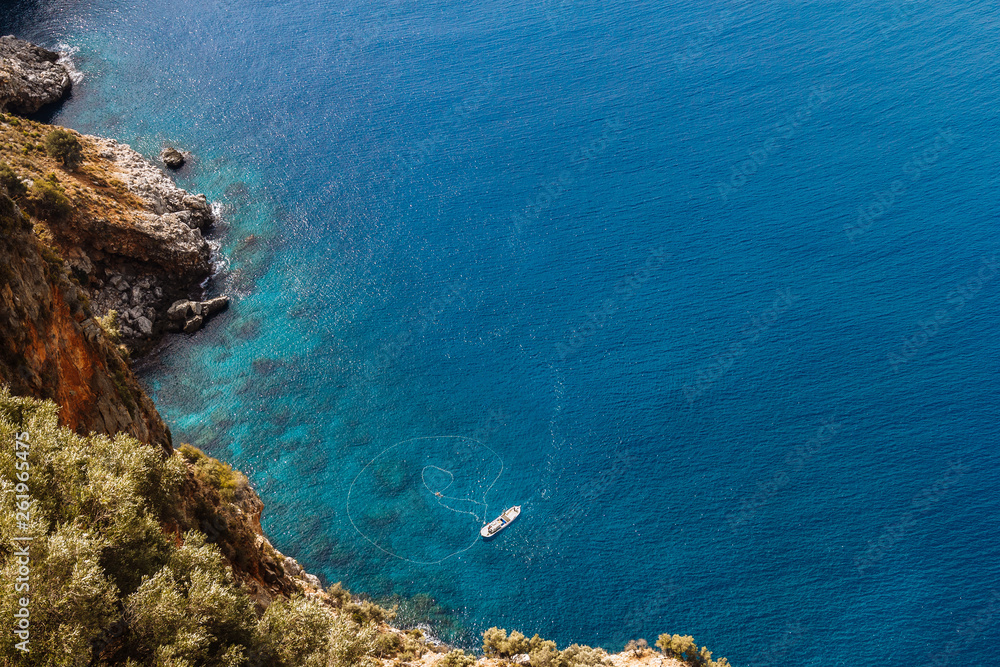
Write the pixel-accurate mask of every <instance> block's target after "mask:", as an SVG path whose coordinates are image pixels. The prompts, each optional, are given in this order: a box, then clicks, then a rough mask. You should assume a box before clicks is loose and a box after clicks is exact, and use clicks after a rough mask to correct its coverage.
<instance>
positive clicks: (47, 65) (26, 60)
mask: <svg viewBox="0 0 1000 667" xmlns="http://www.w3.org/2000/svg"><path fill="white" fill-rule="evenodd" d="M58 60H59V54H58V53H55V52H54V51H49V50H47V49H43V48H41V47H40V46H35V45H34V44H31V43H29V42H25V41H24V40H20V39H17V38H16V37H13V36H11V35H7V36H6V37H0V111H4V110H9V111H13V112H14V113H35V112H36V111H38V110H39V109H41V108H42V107H43V106H45V105H47V104H52V103H54V102H58V101H59V100H61V99H62V98H63V97H64V96H65V95H66V93H68V92H69V89H70V87H71V86H72V85H73V84H72V81H71V80H70V76H69V72H67V71H66V68H65V67H63V66H62V65H60V64H59V63H58Z"/></svg>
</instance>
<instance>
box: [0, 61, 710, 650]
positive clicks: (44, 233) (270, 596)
mask: <svg viewBox="0 0 1000 667" xmlns="http://www.w3.org/2000/svg"><path fill="white" fill-rule="evenodd" d="M48 58H49V57H48V56H45V58H44V60H45V62H56V63H58V61H51V60H49V59H48ZM66 76H67V77H69V74H68V73H67V74H66ZM55 80H56V82H57V84H58V85H59V86H62V79H59V78H58V77H57V78H56V79H55ZM67 90H68V87H63V88H62V93H60V94H61V95H65V93H66V91H67ZM51 103H54V102H48V104H51ZM0 118H2V119H0V130H3V131H4V133H5V138H6V141H5V150H4V151H3V152H2V153H0V160H2V161H4V162H5V163H10V166H11V167H12V169H13V170H14V172H15V174H16V176H17V178H18V179H20V180H21V182H22V183H23V184H24V185H25V186H26V187H27V188H34V187H35V185H36V184H38V183H50V184H52V185H51V186H47V187H52V188H54V189H56V190H57V191H60V192H61V193H62V195H63V196H64V197H65V198H66V200H67V202H68V204H67V206H68V208H67V210H66V212H65V213H62V214H60V215H37V214H36V215H34V216H33V219H32V220H31V221H29V220H28V219H27V218H24V217H23V216H22V215H21V214H20V213H19V212H18V211H17V210H16V209H15V210H14V211H13V212H8V215H9V217H10V220H12V221H13V223H15V224H16V226H18V227H19V228H20V229H21V233H20V236H19V243H20V245H19V246H18V247H17V252H18V253H20V256H22V257H23V258H24V259H23V263H27V264H31V263H34V264H36V265H38V266H46V263H47V265H48V266H49V267H50V268H49V269H46V272H45V275H44V276H42V275H41V273H40V272H37V271H36V272H35V273H34V274H32V276H31V281H30V284H29V282H28V281H22V283H23V284H24V286H25V290H26V291H25V292H24V295H25V296H29V295H30V294H31V291H32V290H45V289H47V290H49V292H51V294H52V296H51V298H46V299H45V300H42V301H40V302H39V304H38V310H39V311H44V309H45V308H51V307H53V305H54V307H55V310H61V309H62V308H63V305H62V304H63V303H64V302H65V303H68V304H69V305H70V310H69V311H68V316H67V317H65V318H63V319H62V320H55V321H52V320H51V318H47V317H46V316H45V314H44V312H42V313H41V315H40V317H39V318H37V319H36V322H37V323H36V324H33V325H32V326H33V328H34V329H37V330H41V329H43V328H48V330H49V331H50V332H52V333H53V334H57V337H58V338H59V339H60V341H61V342H62V343H63V345H62V347H61V348H60V350H61V351H62V352H67V351H73V354H69V355H67V356H69V357H72V359H71V361H70V366H76V367H78V370H79V367H80V366H82V365H87V366H88V367H89V368H90V370H91V371H93V370H94V369H97V370H98V371H100V372H98V373H96V375H97V376H98V379H99V380H100V379H107V378H110V379H111V382H112V384H115V385H116V390H115V391H111V390H109V389H107V384H108V383H107V382H104V385H105V386H104V388H101V389H98V390H93V391H91V392H90V396H80V395H79V394H80V392H79V389H80V379H79V378H78V377H76V376H73V374H72V373H70V372H69V366H62V367H61V368H62V370H63V371H66V372H63V373H62V374H58V373H57V374H56V375H55V376H53V375H52V373H50V372H48V371H45V370H44V367H45V364H47V363H49V360H50V358H51V357H52V355H51V354H39V355H37V362H38V364H39V365H40V368H41V370H39V371H38V372H37V373H36V374H37V375H38V377H39V378H40V380H41V382H40V383H36V385H35V389H32V387H31V386H25V387H16V388H17V389H18V390H19V391H18V393H21V394H22V395H31V396H34V397H35V398H41V399H48V400H52V401H54V402H55V405H57V406H58V407H59V409H60V418H61V420H62V421H63V423H64V425H66V426H69V427H70V428H73V429H75V430H77V431H82V432H92V431H97V432H99V433H105V434H106V435H108V436H115V435H116V434H118V433H121V432H128V433H131V434H132V435H133V436H135V437H136V438H137V439H138V440H140V441H142V442H145V443H146V444H153V445H159V446H160V447H161V448H162V450H163V451H164V453H165V454H166V455H167V456H168V457H178V456H179V457H181V458H183V459H184V466H185V468H186V470H187V475H186V479H185V482H184V485H183V491H182V493H181V496H180V502H179V518H178V519H177V520H176V521H175V522H174V523H172V524H170V523H168V524H166V525H164V530H165V532H167V533H168V534H172V535H173V536H174V538H175V539H176V540H177V541H178V542H181V543H183V542H184V536H185V535H186V531H188V530H191V529H192V528H193V527H194V528H196V529H198V530H200V531H201V532H202V533H204V534H205V535H206V536H207V538H208V541H209V542H210V543H212V544H215V545H216V546H217V547H218V548H219V550H220V552H221V553H222V555H223V556H224V557H225V558H226V559H227V561H228V562H229V563H230V566H231V568H232V570H233V572H234V573H235V574H236V578H237V580H238V581H239V582H240V583H241V584H242V585H243V586H244V587H245V588H246V589H247V591H248V594H249V595H250V597H251V598H252V599H253V600H254V602H255V603H256V605H257V608H258V610H259V611H263V610H266V609H267V608H268V607H269V606H270V605H271V604H272V603H273V602H274V601H275V600H278V599H292V598H293V597H294V596H296V595H301V596H303V597H305V598H306V599H309V600H313V601H317V602H319V603H320V604H323V605H326V606H329V607H331V608H343V607H345V606H346V605H348V604H355V605H361V604H363V603H364V600H362V599H360V598H354V599H352V598H351V597H350V595H349V594H347V593H344V594H343V595H346V596H347V597H346V601H345V599H344V598H343V597H342V596H340V594H339V593H337V592H336V591H334V592H331V591H324V590H323V588H322V586H321V584H320V581H319V579H318V578H316V577H315V576H313V575H311V574H309V573H308V572H307V571H305V570H304V569H303V568H302V566H301V565H300V564H299V563H298V562H297V561H295V560H294V559H291V558H289V557H286V556H284V555H283V554H281V553H280V552H278V551H277V550H275V549H274V547H273V546H272V545H271V543H270V541H269V540H268V539H267V537H266V536H265V534H264V532H263V530H262V529H261V526H260V518H261V516H262V513H263V509H264V504H263V502H262V501H261V500H260V498H258V497H257V495H256V493H255V492H254V491H253V489H252V488H251V487H250V486H249V484H246V483H237V484H236V491H235V492H234V494H233V496H232V497H231V498H228V499H227V498H226V497H225V493H224V492H223V491H222V490H220V489H219V488H213V485H212V484H211V483H210V481H206V479H204V478H203V477H204V474H203V473H202V472H200V471H201V470H202V467H204V466H207V467H208V469H215V467H214V466H215V464H219V465H221V466H224V464H220V463H219V462H217V461H216V462H215V463H212V461H214V460H213V459H210V458H209V457H205V456H204V455H203V454H200V453H199V452H197V451H196V450H193V448H188V449H185V448H184V447H183V446H182V447H180V448H178V449H176V450H175V449H174V448H173V445H172V442H171V438H170V434H169V430H168V429H166V427H165V425H162V420H160V418H159V415H158V413H157V412H156V410H155V406H153V405H152V402H151V401H150V399H149V398H148V397H147V396H146V394H145V392H144V391H143V390H142V388H141V385H139V384H138V382H137V381H136V380H135V378H134V376H133V374H132V372H131V370H130V368H129V355H130V354H143V353H146V352H148V351H149V350H150V349H151V348H152V347H153V346H154V345H155V344H156V342H157V341H158V340H160V339H161V338H162V337H163V336H164V335H167V334H168V333H170V332H176V331H177V330H178V328H179V329H180V330H182V331H185V332H188V333H190V332H193V331H195V330H197V328H199V327H200V326H202V324H203V323H204V321H205V319H207V317H209V316H211V315H214V314H216V313H217V312H220V311H221V310H223V309H224V308H225V307H226V306H228V300H225V301H217V300H209V301H203V300H201V299H202V298H203V296H204V294H205V292H204V290H205V287H206V280H207V279H208V278H210V277H211V275H212V269H211V262H212V257H211V251H210V248H209V246H208V244H207V242H206V241H205V239H204V237H203V235H202V231H203V230H206V229H208V228H209V227H210V226H211V225H212V224H213V223H214V221H215V217H214V214H213V212H212V209H211V206H210V205H209V203H208V201H207V200H206V198H205V197H204V196H202V195H192V194H190V193H188V192H186V191H184V190H182V189H180V188H178V187H177V186H176V185H175V184H174V183H173V181H172V180H171V179H169V178H168V177H167V176H166V175H165V174H164V173H163V172H161V171H160V170H159V169H158V168H157V167H156V166H155V165H154V164H153V163H152V162H151V161H149V160H146V159H145V158H143V157H142V156H141V155H139V154H138V153H137V152H136V151H134V150H132V149H131V148H130V147H129V146H127V145H124V144H120V143H118V142H117V141H114V140H112V139H104V138H101V137H94V136H88V135H80V134H78V133H75V132H72V131H71V130H70V131H68V132H69V134H71V135H72V136H74V137H75V138H76V140H77V141H78V142H79V143H80V145H81V147H82V160H81V165H80V166H79V167H78V168H74V169H68V168H63V166H60V165H59V164H58V161H57V160H56V159H55V158H54V157H53V156H51V155H48V154H46V151H45V149H39V148H38V146H39V144H38V143H36V141H35V140H37V139H39V138H41V137H42V136H45V135H49V134H51V133H53V132H56V131H58V130H60V129H61V128H56V127H54V126H49V125H45V124H42V123H38V122H35V121H31V120H28V119H26V118H23V117H17V116H8V115H6V114H5V115H3V116H2V117H0ZM0 194H2V193H0ZM20 203H23V204H24V206H25V207H26V208H31V206H32V205H37V200H33V199H31V198H30V197H26V198H25V199H24V201H23V202H21V201H19V204H20ZM29 222H30V223H31V228H30V230H29V228H28V226H27V225H28V224H29ZM29 232H30V233H29ZM29 237H30V239H29ZM46 252H48V253H50V255H47V254H46ZM36 254H37V256H36ZM10 302H11V304H16V306H20V305H21V302H22V299H21V298H20V296H18V295H12V296H11V297H10ZM74 304H76V307H75V309H73V308H72V306H74ZM5 305H8V308H7V309H8V310H10V311H11V312H15V311H16V310H17V308H16V307H15V305H10V304H5ZM113 313H115V314H116V315H113ZM119 317H120V318H121V319H120V320H119V319H118V318H119ZM93 350H97V351H98V352H99V353H100V356H101V358H102V362H101V363H103V365H104V366H100V365H99V364H97V363H96V362H94V361H92V360H91V359H90V357H89V356H88V354H90V352H92V351H93ZM112 366H113V368H112ZM105 367H106V368H105ZM18 372H19V371H18ZM15 374H16V373H15V372H14V371H7V372H5V373H4V377H3V379H4V380H5V383H9V381H10V378H12V377H14V375H15ZM55 385H58V386H55ZM56 389H58V391H54V393H53V392H50V391H49V390H56ZM102 392H103V393H106V394H111V393H114V398H113V399H112V401H113V402H118V403H120V404H121V405H119V406H117V407H123V409H124V414H123V415H122V416H120V417H115V418H111V417H109V416H108V410H109V409H110V408H108V406H106V405H105V406H102V409H101V412H102V413H103V420H102V421H101V422H100V423H99V424H98V423H97V422H94V421H93V420H91V421H88V420H86V419H84V418H83V417H81V415H80V414H79V413H80V412H81V411H82V410H85V408H84V407H83V406H81V401H85V400H90V399H91V398H92V397H93V396H97V395H103V394H102ZM50 393H51V394H52V395H49V394H50ZM137 403H138V404H141V405H142V406H143V409H144V410H145V411H146V413H149V414H146V415H145V416H144V417H143V419H144V420H145V421H147V422H149V423H152V424H154V425H155V423H157V422H158V423H159V424H160V425H161V426H162V429H160V430H161V431H162V433H155V432H154V431H156V430H157V429H155V428H149V427H148V426H147V427H146V428H145V429H143V428H138V427H137V426H136V424H137V419H136V412H137V410H138V409H139V408H138V407H137ZM94 426H97V428H94ZM225 467H228V466H225ZM244 482H245V479H244ZM247 553H249V554H251V555H250V557H249V558H247V555H246V554H247ZM331 590H333V589H331ZM337 590H342V589H339V587H338V589H337ZM338 596H340V597H339V599H338ZM377 623H378V627H379V632H380V633H382V634H383V635H393V636H396V637H400V638H401V639H400V640H399V644H400V645H401V646H402V645H404V644H405V641H404V639H402V638H403V637H404V636H409V637H411V638H412V637H413V635H412V634H411V633H412V631H407V630H404V629H400V628H395V627H392V626H391V625H389V624H388V623H384V622H381V621H379V622H377ZM536 639H537V636H536ZM417 645H419V646H422V647H423V648H424V649H426V650H423V651H422V652H419V654H418V655H417V656H416V661H417V662H418V663H419V664H422V665H426V666H427V667H431V666H432V665H437V664H439V663H442V662H443V661H447V662H446V663H445V664H447V665H448V666H449V667H452V665H453V664H454V662H455V660H458V657H457V656H456V655H455V652H454V651H449V650H448V649H450V648H451V647H447V646H445V645H443V644H440V643H438V642H436V641H435V640H434V639H433V637H426V636H423V637H420V638H417ZM553 646H554V645H553ZM574 646H575V645H574ZM570 648H571V649H572V647H570ZM585 648H586V647H585ZM553 650H554V649H553ZM567 650H570V649H567ZM587 650H588V651H591V649H589V648H588V649H587ZM462 655H464V654H462ZM573 655H575V654H573ZM573 655H571V656H570V657H569V658H566V660H567V661H568V663H567V664H569V665H577V664H580V663H578V662H575V661H574V659H573ZM587 655H591V653H588V654H587ZM448 656H452V658H451V659H449V657H448ZM593 656H596V658H594V659H595V660H597V661H598V664H610V665H614V667H638V666H640V665H642V666H646V665H652V664H657V665H680V664H682V663H681V662H680V661H679V660H676V659H673V658H665V657H662V656H657V655H656V654H655V653H654V652H653V651H652V650H651V649H648V648H641V649H639V648H637V649H634V650H632V651H631V652H630V653H628V652H622V653H618V654H611V655H608V654H604V653H603V652H600V651H598V652H596V653H593ZM593 656H592V657H593ZM550 658H551V659H552V660H557V659H558V658H555V657H551V656H550ZM588 659H589V658H588ZM511 662H514V663H518V664H531V665H533V666H535V665H536V664H537V666H538V667H545V665H546V664H547V663H545V662H539V661H536V660H534V659H533V658H531V657H530V656H529V654H528V653H527V652H519V653H516V654H512V655H508V656H506V657H484V658H480V659H479V660H478V664H481V665H483V666H484V667H495V666H498V665H503V664H509V663H511ZM720 662H721V661H720ZM398 663H399V661H398V660H397V659H396V657H393V658H383V659H382V664H385V665H389V664H398ZM411 664H412V661H411ZM560 664H561V663H560ZM699 664H708V663H699Z"/></svg>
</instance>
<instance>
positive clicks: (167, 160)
mask: <svg viewBox="0 0 1000 667" xmlns="http://www.w3.org/2000/svg"><path fill="white" fill-rule="evenodd" d="M160 159H161V160H163V164H165V165H166V166H167V167H168V168H170V169H180V168H181V167H183V166H184V161H185V157H184V153H181V152H180V151H179V150H177V149H176V148H174V147H173V146H167V147H166V148H164V149H163V150H162V151H160Z"/></svg>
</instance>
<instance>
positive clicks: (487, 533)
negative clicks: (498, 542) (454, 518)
mask: <svg viewBox="0 0 1000 667" xmlns="http://www.w3.org/2000/svg"><path fill="white" fill-rule="evenodd" d="M519 516H521V506H520V505H517V506H515V507H511V508H510V509H508V510H504V513H503V514H501V515H500V516H498V517H497V518H496V519H494V520H493V521H490V522H489V523H488V524H486V525H485V526H483V527H482V528H481V529H480V530H479V534H480V535H481V536H482V538H483V539H484V540H492V539H493V538H494V537H496V536H497V535H499V534H500V533H501V532H502V531H503V529H504V528H506V527H507V526H509V525H510V524H512V523H514V521H516V520H517V517H519Z"/></svg>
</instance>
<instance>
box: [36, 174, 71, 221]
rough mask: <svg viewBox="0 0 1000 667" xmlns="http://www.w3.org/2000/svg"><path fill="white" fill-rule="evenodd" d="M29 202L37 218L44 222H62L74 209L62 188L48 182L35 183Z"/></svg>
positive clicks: (39, 181)
mask: <svg viewBox="0 0 1000 667" xmlns="http://www.w3.org/2000/svg"><path fill="white" fill-rule="evenodd" d="M29 201H30V203H31V208H32V211H33V212H34V214H35V216H36V217H39V218H41V219H43V220H62V219H63V218H65V217H66V216H67V215H69V212H70V211H71V210H72V209H73V206H72V205H71V204H70V203H69V199H67V198H66V193H65V192H64V191H63V189H62V187H60V186H59V184H58V183H53V182H52V181H47V180H38V181H35V184H34V185H32V186H31V196H30V198H29Z"/></svg>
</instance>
